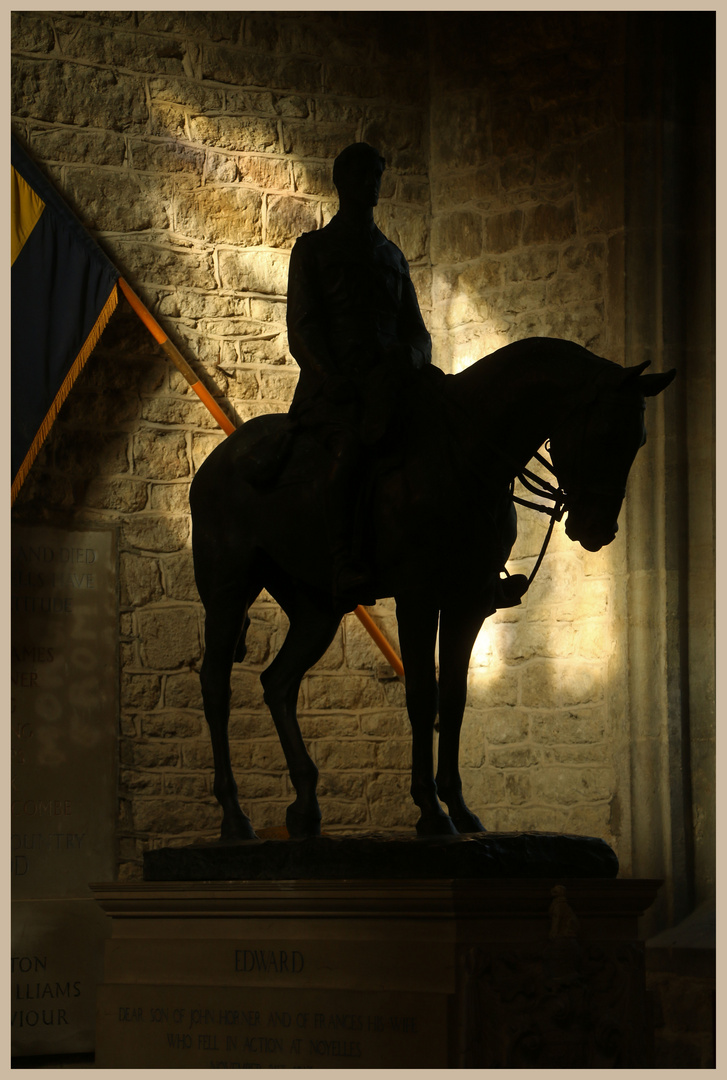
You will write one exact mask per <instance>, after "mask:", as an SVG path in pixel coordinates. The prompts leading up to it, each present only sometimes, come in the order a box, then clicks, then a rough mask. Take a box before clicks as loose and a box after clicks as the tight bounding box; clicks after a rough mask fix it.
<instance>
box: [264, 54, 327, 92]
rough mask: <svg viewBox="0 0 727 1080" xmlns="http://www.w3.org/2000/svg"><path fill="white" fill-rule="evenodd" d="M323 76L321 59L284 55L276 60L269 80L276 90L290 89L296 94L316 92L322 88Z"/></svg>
mask: <svg viewBox="0 0 727 1080" xmlns="http://www.w3.org/2000/svg"><path fill="white" fill-rule="evenodd" d="M322 78H323V77H322V65H321V62H320V60H318V59H315V60H307V59H302V58H300V57H292V58H290V59H286V58H284V57H283V58H280V59H278V60H277V61H276V63H275V69H274V71H273V72H272V75H271V76H270V80H269V81H270V82H271V83H272V85H273V86H274V87H275V89H276V90H288V91H291V92H293V93H296V94H315V93H318V92H320V90H321V89H322V85H323V83H322Z"/></svg>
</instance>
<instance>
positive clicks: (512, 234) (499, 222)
mask: <svg viewBox="0 0 727 1080" xmlns="http://www.w3.org/2000/svg"><path fill="white" fill-rule="evenodd" d="M522 230H523V212H522V211H521V210H508V211H507V212H506V213H504V214H492V215H489V216H488V217H487V224H486V231H487V241H486V249H487V251H488V252H491V253H494V254H497V253H499V252H504V251H510V250H512V248H516V247H519V246H520V243H521V240H522Z"/></svg>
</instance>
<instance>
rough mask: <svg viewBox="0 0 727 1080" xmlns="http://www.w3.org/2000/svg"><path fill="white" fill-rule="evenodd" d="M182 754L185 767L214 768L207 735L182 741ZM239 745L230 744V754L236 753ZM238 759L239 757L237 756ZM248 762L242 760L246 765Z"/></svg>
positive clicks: (210, 745)
mask: <svg viewBox="0 0 727 1080" xmlns="http://www.w3.org/2000/svg"><path fill="white" fill-rule="evenodd" d="M180 750H181V755H182V766H183V767H184V768H185V769H204V770H205V771H209V770H211V769H213V768H214V758H213V756H212V743H211V741H210V738H209V736H207V738H205V737H204V736H202V738H201V739H199V740H195V741H192V740H191V739H190V740H189V741H188V742H186V741H185V742H183V743H182V744H181V746H180ZM239 750H240V747H239V744H238V743H235V745H234V747H233V746H232V745H230V756H231V757H232V756H233V753H234V754H235V755H237V754H238V753H239ZM238 761H239V758H238ZM248 764H249V762H247V761H246V762H244V763H243V765H244V766H247V765H248Z"/></svg>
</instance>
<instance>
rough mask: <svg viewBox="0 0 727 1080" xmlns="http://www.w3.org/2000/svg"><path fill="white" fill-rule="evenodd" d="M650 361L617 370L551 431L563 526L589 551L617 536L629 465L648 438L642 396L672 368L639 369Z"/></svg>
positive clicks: (655, 389)
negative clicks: (652, 371) (658, 370)
mask: <svg viewBox="0 0 727 1080" xmlns="http://www.w3.org/2000/svg"><path fill="white" fill-rule="evenodd" d="M648 364H649V361H648V360H647V361H645V362H644V363H643V364H638V365H637V366H635V367H631V368H625V369H619V370H617V371H616V372H615V379H613V378H610V379H609V380H608V385H606V386H605V387H604V386H601V387H599V388H598V389H597V390H596V392H595V394H594V396H593V397H592V398H591V399H590V400H589V401H588V402H587V403H586V404H585V405H582V407H581V408H579V409H577V410H574V411H571V412H569V413H568V415H567V416H566V418H565V419H564V421H563V422H562V423H561V424H559V425H558V427H557V430H555V431H554V432H553V433H552V434H551V438H550V455H551V460H552V462H553V469H554V471H555V474H556V476H557V477H558V483H559V484H560V487H561V489H562V490H563V492H564V493H565V500H564V508H565V511H566V512H567V515H568V516H567V519H566V523H565V531H566V534H567V535H568V537H570V539H571V540H576V541H578V543H580V544H581V546H582V547H584V548H586V550H587V551H599V550H600V549H601V548H602V547H604V546H605V545H606V544H610V543H611V541H612V540H613V539H614V538H615V536H616V533H617V532H618V516H619V512H620V510H621V504H622V502H623V499H624V495H625V494H626V480H627V478H628V474H629V470H630V469H631V466H632V464H633V462H634V458H635V457H636V454H637V452H638V450H639V448H640V447H642V446H643V445H644V443H645V442H646V428H645V425H644V412H645V400H644V399H645V398H647V397H654V396H655V395H656V394H660V393H661V392H662V390H665V389H666V387H667V386H668V385H669V383H670V382H671V381H672V379H673V378H674V376H675V374H676V372H675V371H674V370H672V371H667V372H664V373H663V374H658V375H643V374H642V372H643V371H644V368H646V367H648Z"/></svg>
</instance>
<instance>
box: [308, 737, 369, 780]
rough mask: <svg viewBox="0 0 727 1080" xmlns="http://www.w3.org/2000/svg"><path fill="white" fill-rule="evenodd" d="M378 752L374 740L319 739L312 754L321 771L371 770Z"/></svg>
mask: <svg viewBox="0 0 727 1080" xmlns="http://www.w3.org/2000/svg"><path fill="white" fill-rule="evenodd" d="M375 753H376V744H375V743H374V742H371V741H368V740H363V739H356V740H351V741H349V740H348V739H340V738H339V739H318V740H316V742H315V743H314V744H313V745H312V747H311V756H312V757H313V760H314V761H315V763H316V765H317V766H318V768H319V769H320V770H321V772H324V771H326V770H327V771H333V770H334V769H336V770H338V769H340V770H347V769H362V770H365V771H370V770H371V768H372V765H373V760H374V756H375Z"/></svg>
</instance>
